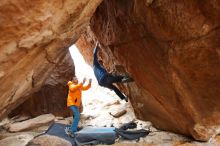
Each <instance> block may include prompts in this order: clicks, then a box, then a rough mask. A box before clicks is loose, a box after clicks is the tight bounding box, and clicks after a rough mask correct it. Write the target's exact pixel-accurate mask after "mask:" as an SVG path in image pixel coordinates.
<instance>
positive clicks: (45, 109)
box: [10, 53, 75, 117]
mask: <svg viewBox="0 0 220 146" xmlns="http://www.w3.org/2000/svg"><path fill="white" fill-rule="evenodd" d="M74 73H75V72H74V65H73V61H72V58H71V56H70V53H67V55H66V56H65V57H64V58H63V60H61V61H60V62H59V63H57V64H56V67H55V68H54V70H53V71H52V73H51V74H50V75H49V76H48V77H47V79H46V81H45V82H44V85H43V86H42V87H41V90H40V91H38V92H36V93H34V94H32V95H30V97H28V100H26V101H25V102H24V103H23V104H21V105H20V106H18V107H17V108H15V109H14V110H13V111H12V112H11V114H10V116H14V115H17V114H21V113H22V114H26V115H30V116H34V117H35V116H39V115H41V114H46V113H52V114H54V115H56V116H64V117H66V116H69V115H70V110H68V109H67V106H66V99H67V98H66V97H67V93H68V87H67V85H66V83H67V81H68V80H71V79H72V77H73V76H74Z"/></svg>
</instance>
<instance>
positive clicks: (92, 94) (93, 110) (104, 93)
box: [69, 44, 124, 124]
mask: <svg viewBox="0 0 220 146" xmlns="http://www.w3.org/2000/svg"><path fill="white" fill-rule="evenodd" d="M69 51H70V54H71V57H72V59H73V62H74V66H75V76H76V77H77V78H78V79H79V82H80V81H82V80H83V78H84V77H86V78H87V80H88V79H92V86H91V88H90V89H89V90H87V91H85V92H82V104H83V112H82V114H84V115H90V116H95V115H97V114H98V113H100V112H101V109H102V108H103V106H105V105H107V104H109V103H115V102H117V101H118V100H120V99H119V97H118V96H117V95H116V94H115V93H114V92H113V91H111V90H110V89H107V88H104V87H101V86H99V85H98V82H97V80H96V78H95V75H94V72H93V69H92V67H91V66H90V65H89V64H87V62H86V61H85V59H84V57H83V55H82V54H81V53H80V51H79V49H78V48H77V46H76V45H75V44H74V45H72V46H71V47H70V48H69ZM121 102H124V101H121ZM103 123H105V124H108V123H107V121H106V122H105V121H103Z"/></svg>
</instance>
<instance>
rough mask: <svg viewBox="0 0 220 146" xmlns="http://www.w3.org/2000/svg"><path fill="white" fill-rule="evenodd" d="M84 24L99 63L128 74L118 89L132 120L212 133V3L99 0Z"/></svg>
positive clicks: (217, 50) (217, 57) (218, 12)
mask: <svg viewBox="0 0 220 146" xmlns="http://www.w3.org/2000/svg"><path fill="white" fill-rule="evenodd" d="M90 27H91V30H92V33H93V34H94V36H93V37H94V38H96V39H98V40H99V41H100V43H101V44H102V49H101V52H102V56H100V57H101V58H102V59H103V60H104V64H105V66H106V67H107V68H114V66H115V65H122V66H123V67H124V68H125V70H126V71H127V72H129V73H130V75H131V76H132V77H133V78H134V79H135V83H132V84H128V85H126V86H124V89H126V90H125V91H124V92H125V93H126V94H128V95H129V98H130V101H131V103H132V105H133V107H134V110H135V113H136V116H137V117H138V118H139V119H142V120H150V121H152V122H153V124H154V125H155V126H156V127H157V128H160V129H164V130H170V131H173V132H177V133H182V134H185V135H191V136H193V137H194V138H195V139H197V140H204V141H206V140H208V139H209V138H210V137H211V136H213V135H215V134H216V133H218V132H219V130H218V127H219V125H220V98H219V95H220V90H219V89H220V47H219V46H220V2H219V1H215V0H203V1H199V0H191V1H185V0H183V1H174V0H111V1H108V0H104V1H103V3H102V4H101V5H100V6H99V7H98V9H97V10H96V13H95V15H94V17H93V19H92V21H91V25H90ZM87 36H89V35H88V33H87V34H84V35H83V36H82V37H81V40H83V39H84V40H86V37H87ZM89 39H91V38H89ZM88 42H93V41H91V40H90V41H88ZM79 43H80V41H79ZM78 46H82V47H81V49H82V50H83V51H82V52H87V53H84V54H87V55H88V54H90V55H91V53H92V52H91V48H90V49H87V47H83V45H80V44H78ZM84 46H85V45H84ZM85 50H87V51H85ZM89 52H90V53H89ZM89 60H91V59H89Z"/></svg>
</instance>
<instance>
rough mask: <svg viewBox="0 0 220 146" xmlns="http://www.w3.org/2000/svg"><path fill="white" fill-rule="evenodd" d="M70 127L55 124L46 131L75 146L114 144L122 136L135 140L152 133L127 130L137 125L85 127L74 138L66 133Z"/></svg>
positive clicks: (142, 130) (141, 130) (143, 130)
mask: <svg viewBox="0 0 220 146" xmlns="http://www.w3.org/2000/svg"><path fill="white" fill-rule="evenodd" d="M67 126H68V127H69V126H70V125H65V124H60V123H54V124H53V125H51V126H50V128H49V129H48V130H47V131H46V133H45V134H49V135H54V136H58V137H60V138H63V139H65V140H67V141H69V142H71V144H72V145H73V146H78V145H79V146H80V145H96V144H109V145H110V144H114V143H115V139H117V138H118V137H119V136H121V137H122V138H124V139H127V140H135V139H139V138H140V137H145V136H147V135H148V134H149V133H150V131H149V130H145V129H140V130H133V131H128V130H127V129H133V128H136V124H135V123H127V124H124V125H123V126H122V127H120V128H118V129H117V128H115V127H92V126H88V127H84V128H82V129H81V130H80V131H78V132H75V137H74V138H72V137H70V136H68V135H67V134H66V133H65V128H66V127H67Z"/></svg>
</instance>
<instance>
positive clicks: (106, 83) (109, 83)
mask: <svg viewBox="0 0 220 146" xmlns="http://www.w3.org/2000/svg"><path fill="white" fill-rule="evenodd" d="M123 77H124V76H113V75H112V74H106V75H105V76H104V77H103V78H102V79H101V81H100V82H99V85H100V86H103V87H106V88H109V89H111V90H113V91H114V92H115V93H116V94H117V95H118V96H119V97H120V98H121V99H122V100H123V99H125V98H126V97H125V96H124V95H123V94H122V93H121V91H120V90H119V89H118V88H117V87H116V86H115V85H113V83H120V82H121V81H122V79H123Z"/></svg>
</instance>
